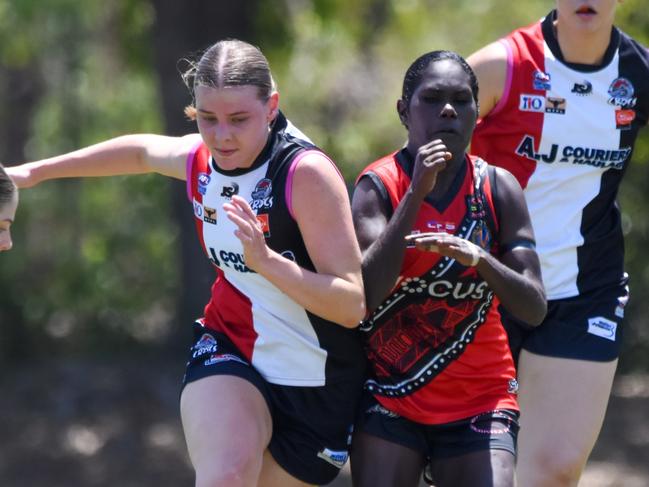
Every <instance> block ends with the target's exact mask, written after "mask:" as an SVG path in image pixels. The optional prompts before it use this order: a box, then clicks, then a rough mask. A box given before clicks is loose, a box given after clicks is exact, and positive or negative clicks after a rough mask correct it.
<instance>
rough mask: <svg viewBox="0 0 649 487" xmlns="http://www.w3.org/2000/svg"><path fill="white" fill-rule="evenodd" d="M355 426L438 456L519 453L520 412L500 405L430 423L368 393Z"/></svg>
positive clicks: (426, 453)
mask: <svg viewBox="0 0 649 487" xmlns="http://www.w3.org/2000/svg"><path fill="white" fill-rule="evenodd" d="M356 427H357V429H358V430H359V431H363V432H365V433H368V434H370V435H373V436H378V437H379V438H382V439H384V440H387V441H390V442H392V443H396V444H399V445H403V446H405V447H408V448H410V449H412V450H415V451H418V452H420V453H421V454H422V455H423V456H425V457H427V458H430V459H435V460H437V459H444V458H450V457H455V456H459V455H464V454H467V453H472V452H476V451H481V450H506V451H508V452H511V453H512V455H516V438H517V436H518V412H517V411H511V410H509V409H499V410H495V411H485V412H484V413H480V414H477V415H475V416H472V417H470V418H465V419H461V420H459V421H453V422H451V423H445V424H435V425H427V424H421V423H416V422H415V421H411V420H409V419H406V418H404V417H403V416H399V415H397V414H394V413H393V412H391V411H389V410H387V409H386V408H384V407H383V406H381V405H380V404H379V403H378V401H377V400H376V399H375V398H374V397H373V396H372V395H370V394H368V393H365V394H364V396H363V400H362V412H361V415H360V418H359V420H358V422H357V425H356Z"/></svg>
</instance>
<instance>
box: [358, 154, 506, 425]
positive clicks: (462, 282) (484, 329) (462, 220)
mask: <svg viewBox="0 0 649 487" xmlns="http://www.w3.org/2000/svg"><path fill="white" fill-rule="evenodd" d="M412 167H413V160H412V157H411V156H410V155H409V154H408V153H407V152H406V150H405V149H404V150H401V151H400V152H397V153H394V154H392V155H390V156H387V157H384V158H382V159H380V160H378V161H376V162H374V163H373V164H371V165H369V166H368V167H367V168H366V169H365V170H364V171H363V173H362V174H361V176H360V178H362V177H370V178H371V179H372V180H373V182H374V183H375V184H376V186H377V188H378V189H379V191H380V192H381V193H382V194H383V197H384V198H385V199H386V201H388V203H389V205H390V206H391V207H392V208H393V209H394V208H396V207H397V205H398V204H399V202H400V201H401V198H402V197H403V195H404V194H405V192H406V191H407V189H408V187H409V185H410V176H411V174H412ZM487 174H488V172H487V164H486V163H485V162H484V161H482V160H481V159H478V158H475V157H473V156H468V157H467V158H466V161H465V168H464V169H463V170H462V171H460V172H459V173H458V176H457V178H456V180H455V181H454V183H453V184H452V187H451V188H450V189H449V192H448V195H449V197H448V198H447V199H446V201H437V202H433V201H431V200H428V199H427V200H426V201H424V202H423V204H422V206H421V209H420V210H419V214H418V216H417V221H416V223H415V226H414V228H413V232H422V233H423V232H431V231H443V232H447V233H450V234H454V235H457V236H459V237H462V238H465V239H468V240H470V241H472V242H473V243H475V244H477V245H480V246H481V247H482V248H485V249H487V250H489V251H490V252H494V253H495V252H496V247H497V244H496V239H497V231H498V226H497V222H496V219H495V217H494V215H495V214H496V213H495V211H494V206H493V201H492V197H491V185H490V182H489V178H488V177H487ZM497 307H498V300H497V298H496V297H495V295H494V294H493V292H492V291H491V290H490V289H489V287H488V286H487V283H486V282H485V281H484V280H483V279H482V278H481V277H480V275H479V274H478V273H477V271H476V270H475V269H474V268H470V267H465V266H463V265H461V264H460V263H458V262H456V261H455V260H454V259H450V258H448V257H444V256H442V255H440V254H437V253H435V252H422V251H419V250H417V249H414V248H408V249H407V250H406V255H405V257H404V260H403V263H402V266H401V272H400V276H399V279H398V281H397V284H396V286H395V287H394V289H393V290H392V292H391V293H390V295H389V296H388V297H387V298H386V299H385V301H383V303H381V305H380V306H379V307H378V308H377V309H376V310H375V311H374V312H373V313H372V315H371V316H370V317H369V318H368V319H367V320H366V321H365V322H363V324H362V325H361V330H362V331H363V332H364V335H365V346H366V353H367V356H368V358H369V361H370V368H371V376H370V378H369V379H368V380H367V382H366V384H365V388H366V389H367V390H369V391H370V392H372V393H373V394H374V396H375V397H376V399H377V400H378V401H379V402H380V403H381V405H383V406H384V407H386V408H387V409H389V410H390V411H392V412H394V413H397V414H399V415H401V416H404V417H406V418H408V419H410V420H412V421H416V422H419V423H423V424H441V423H448V422H451V421H456V420H459V419H463V418H467V417H470V416H473V415H475V414H478V413H481V412H484V411H488V410H492V409H499V408H508V409H514V410H517V409H518V406H517V402H516V396H515V393H516V386H517V384H516V381H515V375H516V373H515V369H514V363H513V360H512V357H511V353H510V351H509V346H508V341H507V335H506V333H505V330H504V329H503V326H502V323H501V320H500V314H499V312H498V310H497Z"/></svg>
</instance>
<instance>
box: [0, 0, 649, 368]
mask: <svg viewBox="0 0 649 487" xmlns="http://www.w3.org/2000/svg"><path fill="white" fill-rule="evenodd" d="M645 1H646V0H626V1H625V2H624V3H623V4H622V5H621V6H620V7H619V16H618V20H619V21H618V24H619V25H620V26H621V27H622V28H623V29H624V30H626V31H627V32H628V33H630V34H632V35H633V36H635V37H636V38H638V39H639V40H641V41H642V42H644V43H645V45H649V11H648V10H647V9H646V8H643V4H644V3H645ZM550 8H551V2H547V1H541V0H520V1H518V2H510V1H506V0H483V1H481V2H475V1H469V0H436V1H433V0H346V1H342V0H281V1H272V0H255V1H253V0H249V1H240V2H232V1H228V0H219V1H216V0H191V1H190V2H177V1H174V0H112V1H110V2H102V1H100V0H87V1H85V2H78V1H75V0H38V1H37V0H0V100H1V102H2V105H1V106H2V109H0V160H2V161H7V162H8V163H17V162H20V161H23V160H29V159H35V158H41V157H47V156H50V155H54V154H58V153H60V152H63V151H68V150H72V149H74V148H77V147H79V146H83V145H87V144H91V143H94V142H98V141H100V140H103V139H105V138H108V137H112V136H116V135H120V134H124V133H129V132H160V133H168V134H172V135H178V134H182V133H186V132H189V131H193V130H194V128H193V126H192V125H191V124H189V123H188V122H187V121H186V120H184V118H183V115H182V108H183V106H184V105H186V104H187V103H189V102H191V99H190V96H189V93H188V91H187V90H186V88H185V87H184V86H183V84H182V80H181V78H180V74H179V72H180V71H181V70H182V69H184V68H183V66H184V65H183V63H182V62H180V63H179V61H180V60H181V59H182V58H186V57H189V58H192V59H193V58H196V56H197V55H198V53H199V51H200V50H202V49H204V48H205V47H207V46H209V45H210V44H211V43H212V42H214V41H216V40H218V39H220V38H223V37H228V36H234V37H240V38H243V39H244V40H248V41H250V42H253V43H256V44H258V45H259V46H260V47H261V48H262V49H263V50H264V52H265V53H266V55H267V56H268V57H269V60H270V62H271V66H272V67H273V71H274V74H275V77H276V80H277V82H278V85H279V88H280V93H281V98H282V106H283V109H284V111H285V112H286V113H287V115H288V116H289V117H290V118H291V119H292V120H293V121H294V122H295V123H296V125H298V126H299V127H300V128H301V129H302V130H304V131H305V132H306V133H308V134H309V135H310V136H311V137H312V138H313V139H314V140H315V141H316V142H317V143H318V144H319V145H320V146H321V147H323V148H324V149H325V150H327V151H328V152H329V153H330V154H331V155H332V156H333V157H334V158H335V160H336V161H337V162H338V163H339V165H340V167H341V169H342V171H343V173H344V175H345V177H346V178H347V180H348V181H349V182H351V181H353V178H354V177H355V175H356V174H357V173H358V171H359V170H360V169H361V167H363V166H364V165H365V164H366V163H368V162H370V161H372V160H374V159H376V157H377V156H380V155H383V154H385V153H387V152H388V151H390V150H392V149H393V148H394V147H396V146H398V145H400V144H401V143H402V142H403V140H404V136H405V134H404V131H403V129H402V127H401V126H400V124H399V120H398V117H397V116H396V111H395V104H396V100H397V98H398V97H399V95H400V90H401V81H402V77H403V73H404V72H405V70H406V68H407V67H408V65H409V64H410V62H411V61H412V60H414V59H415V57H417V56H418V55H419V54H421V53H423V52H425V51H428V50H432V49H453V50H456V51H458V52H460V53H461V54H463V55H468V54H469V53H470V52H472V51H473V50H475V49H477V48H478V47H480V46H482V45H484V44H485V43H487V42H490V41H492V40H495V39H497V38H498V37H500V36H502V35H504V34H506V33H507V32H509V31H510V30H512V29H513V28H516V27H518V26H520V25H524V24H527V23H530V22H532V21H534V20H535V19H537V18H539V17H541V16H542V15H544V14H545V13H546V12H547V10H549V9H550ZM648 159H649V135H648V133H647V131H644V132H643V133H642V135H641V140H640V143H639V144H638V146H637V150H636V153H635V156H634V161H633V163H632V165H631V167H630V169H629V174H628V175H627V178H626V179H627V180H626V181H625V183H624V185H623V191H622V195H621V204H622V208H623V210H624V224H625V232H626V234H627V235H626V236H627V250H628V251H627V261H628V268H629V272H630V273H631V276H632V299H631V304H630V305H629V310H628V316H629V332H628V333H627V340H626V345H625V347H626V349H627V350H626V354H625V355H624V356H623V357H624V358H623V361H622V366H623V367H624V368H626V369H631V368H642V369H649V358H647V357H649V354H648V353H647V352H648V351H649V329H647V327H645V326H644V322H645V321H646V318H645V316H646V312H647V309H646V302H647V301H648V300H649V257H647V255H646V253H645V252H643V249H644V248H645V247H646V242H647V237H648V228H647V226H648V225H649V223H648V219H647V217H646V215H645V210H644V209H645V207H646V206H647V203H648V200H649V196H648V194H649V173H648V166H647V164H648V163H647V160H648ZM190 214H191V211H190V208H189V205H188V204H187V202H186V198H185V193H184V189H183V186H182V184H180V183H175V182H171V183H170V182H169V181H168V180H166V179H164V178H162V177H159V176H155V175H147V176H133V177H128V178H112V179H103V180H101V181H95V180H83V181H77V180H65V181H53V182H48V183H45V184H43V185H41V186H39V187H37V188H35V189H31V190H26V191H23V192H22V193H21V206H20V209H19V213H18V219H17V222H16V224H15V227H14V228H15V238H14V240H15V248H14V250H12V251H11V252H10V253H6V254H0V362H2V361H6V360H10V359H11V360H15V359H17V358H22V359H25V360H31V359H33V358H36V357H39V356H40V357H43V355H42V354H43V353H44V352H46V355H48V356H49V355H52V354H57V355H65V356H69V355H86V354H93V355H96V354H99V355H105V356H109V355H114V354H115V353H118V352H120V353H121V352H123V353H134V352H138V353H144V352H149V351H151V352H152V353H159V352H160V351H163V350H164V351H168V350H174V349H175V350H178V349H179V348H178V347H180V348H184V346H185V342H186V337H187V335H186V334H187V333H188V331H187V330H188V321H187V320H189V319H191V318H192V317H194V316H198V315H200V314H201V312H202V306H203V304H204V302H205V299H206V297H207V295H208V291H209V284H210V281H211V279H212V277H213V272H212V270H211V269H210V267H209V264H208V261H207V260H206V259H205V258H204V257H203V256H202V254H201V251H200V247H199V246H198V244H197V240H196V237H195V236H194V233H193V232H194V230H193V228H191V218H190V217H189V215H190ZM176 344H177V345H176ZM170 347H171V348H170ZM179 365H180V363H179Z"/></svg>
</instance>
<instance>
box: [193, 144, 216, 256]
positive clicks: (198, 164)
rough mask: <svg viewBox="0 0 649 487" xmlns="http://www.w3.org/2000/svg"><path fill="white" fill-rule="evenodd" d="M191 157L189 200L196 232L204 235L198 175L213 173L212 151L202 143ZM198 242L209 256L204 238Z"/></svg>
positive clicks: (201, 196)
mask: <svg viewBox="0 0 649 487" xmlns="http://www.w3.org/2000/svg"><path fill="white" fill-rule="evenodd" d="M190 155H191V156H192V160H191V162H190V161H189V159H188V160H187V170H188V171H191V172H190V173H189V174H188V177H187V190H188V191H189V192H190V195H189V198H190V201H191V202H192V206H194V208H193V210H194V223H195V224H196V231H197V232H198V235H203V216H202V212H203V195H202V194H201V193H200V191H198V175H199V174H200V173H209V172H211V168H210V151H209V150H208V148H207V146H206V145H205V144H203V143H202V142H201V143H200V145H198V146H197V147H195V148H194V149H193V150H192V152H191V154H190ZM196 204H198V205H199V206H200V211H201V215H197V214H196V212H197V211H198V210H197V208H196V206H195V205H196ZM199 216H200V218H199ZM198 241H199V242H200V244H201V247H202V248H203V252H205V254H206V255H207V248H205V242H204V241H203V239H202V238H199V239H198ZM208 257H209V255H208Z"/></svg>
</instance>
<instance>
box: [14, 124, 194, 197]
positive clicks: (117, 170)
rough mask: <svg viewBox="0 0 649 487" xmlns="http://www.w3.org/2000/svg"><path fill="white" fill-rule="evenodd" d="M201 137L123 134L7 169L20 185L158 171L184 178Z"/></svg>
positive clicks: (20, 186) (21, 186) (28, 185)
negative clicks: (186, 168) (193, 149)
mask: <svg viewBox="0 0 649 487" xmlns="http://www.w3.org/2000/svg"><path fill="white" fill-rule="evenodd" d="M199 141H200V136H199V135H198V134H191V135H186V136H184V137H165V136H162V135H152V134H137V135H125V136H122V137H117V138H114V139H110V140H107V141H105V142H100V143H98V144H95V145H92V146H89V147H86V148H84V149H80V150H77V151H74V152H70V153H68V154H63V155H60V156H56V157H51V158H49V159H43V160H40V161H35V162H29V163H26V164H22V165H19V166H13V167H10V168H8V169H7V173H8V174H9V175H10V176H11V177H12V179H13V180H14V181H15V182H16V185H17V186H18V187H19V188H27V187H30V186H34V185H36V184H38V183H40V182H42V181H46V180H48V179H58V178H73V177H100V176H116V175H121V174H141V173H148V172H157V173H160V174H163V175H165V176H170V177H173V178H177V179H183V180H184V179H185V177H186V176H185V160H186V158H187V155H188V154H189V152H190V151H191V149H192V147H193V146H195V145H196V144H197V143H198V142H199Z"/></svg>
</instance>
